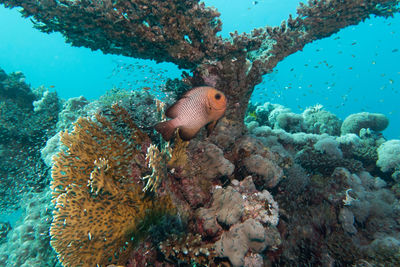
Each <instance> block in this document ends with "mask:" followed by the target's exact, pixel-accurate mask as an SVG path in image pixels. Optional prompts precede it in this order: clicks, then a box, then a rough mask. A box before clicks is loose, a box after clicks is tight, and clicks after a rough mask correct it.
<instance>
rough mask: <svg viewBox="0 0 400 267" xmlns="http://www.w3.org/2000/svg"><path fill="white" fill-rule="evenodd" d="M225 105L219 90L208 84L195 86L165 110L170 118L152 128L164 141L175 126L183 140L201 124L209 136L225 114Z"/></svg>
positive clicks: (168, 137) (200, 126)
mask: <svg viewBox="0 0 400 267" xmlns="http://www.w3.org/2000/svg"><path fill="white" fill-rule="evenodd" d="M226 105H227V100H226V97H225V95H224V93H222V92H221V91H219V90H217V89H215V88H213V87H209V86H200V87H195V88H192V89H191V90H189V91H187V92H186V93H185V94H184V95H183V96H182V98H181V99H179V100H178V101H177V102H176V103H175V104H173V105H172V106H171V107H169V108H168V109H167V110H166V112H165V115H166V116H167V117H168V118H171V120H169V121H164V122H159V123H157V124H156V125H155V126H154V128H155V130H156V131H157V132H159V133H160V134H161V135H162V137H163V138H164V140H166V141H168V140H170V139H171V138H172V137H173V135H174V133H175V129H177V128H179V136H180V138H182V140H184V141H189V140H190V139H193V138H194V137H195V136H196V135H197V133H198V132H199V131H200V129H201V128H202V127H203V126H206V127H207V136H209V135H210V134H211V132H212V131H213V129H214V127H215V125H216V124H217V122H218V120H219V119H220V118H221V117H222V116H223V115H224V114H225V111H226Z"/></svg>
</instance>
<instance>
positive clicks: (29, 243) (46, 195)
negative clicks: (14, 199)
mask: <svg viewBox="0 0 400 267" xmlns="http://www.w3.org/2000/svg"><path fill="white" fill-rule="evenodd" d="M21 206H22V207H23V211H22V215H21V218H20V219H19V220H18V221H17V222H16V224H15V226H14V227H13V228H12V229H11V230H10V231H9V232H8V235H7V238H6V240H3V241H4V242H5V243H2V244H0V265H1V266H24V267H29V266H54V267H61V266H62V265H61V263H60V262H59V261H58V259H57V255H56V254H55V252H54V250H53V249H52V248H51V246H50V236H49V227H50V223H51V220H52V209H53V205H52V204H51V190H49V188H47V189H46V190H44V191H43V192H40V193H28V194H27V195H26V196H25V197H24V198H23V199H22V200H21Z"/></svg>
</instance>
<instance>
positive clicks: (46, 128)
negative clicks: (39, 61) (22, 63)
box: [0, 69, 61, 211]
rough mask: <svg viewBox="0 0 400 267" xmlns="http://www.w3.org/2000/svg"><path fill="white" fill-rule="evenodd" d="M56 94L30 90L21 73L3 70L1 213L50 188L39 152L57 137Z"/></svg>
mask: <svg viewBox="0 0 400 267" xmlns="http://www.w3.org/2000/svg"><path fill="white" fill-rule="evenodd" d="M60 104H61V103H60V100H59V99H58V97H57V94H56V93H55V92H49V91H47V90H45V89H44V88H37V89H36V90H31V88H30V87H29V86H28V85H27V84H26V83H25V77H24V75H23V74H22V73H21V72H15V73H11V74H9V75H7V74H6V73H5V72H4V71H3V70H2V69H0V177H1V180H2V183H1V186H0V195H1V196H2V197H1V200H0V210H1V211H4V210H13V209H17V208H18V202H19V200H20V198H21V197H22V196H23V194H24V193H27V192H40V191H42V190H44V188H45V187H46V186H47V185H48V183H49V179H48V176H47V172H48V168H46V166H45V164H44V162H43V161H42V160H41V159H40V149H41V148H42V147H43V146H44V145H45V142H46V140H47V139H48V138H49V137H50V136H52V135H54V134H55V125H56V122H57V116H58V112H59V109H60Z"/></svg>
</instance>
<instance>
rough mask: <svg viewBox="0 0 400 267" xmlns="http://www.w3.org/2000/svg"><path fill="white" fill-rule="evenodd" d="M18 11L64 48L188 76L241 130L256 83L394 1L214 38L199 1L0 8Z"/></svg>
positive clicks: (217, 23) (336, 4) (341, 5)
mask: <svg viewBox="0 0 400 267" xmlns="http://www.w3.org/2000/svg"><path fill="white" fill-rule="evenodd" d="M0 3H3V4H4V5H5V6H6V7H21V8H22V9H21V13H22V15H23V16H24V17H32V21H33V23H34V25H35V27H36V28H38V29H40V30H41V31H43V32H47V33H50V32H61V33H62V34H63V35H64V36H65V38H66V40H67V42H69V43H71V44H72V45H74V46H84V47H88V48H91V49H92V50H101V51H103V52H104V53H112V54H118V55H125V56H129V57H135V58H143V59H153V60H156V61H157V62H162V61H166V62H173V63H175V64H176V65H177V66H179V67H180V68H186V69H190V70H191V71H192V72H193V76H192V77H190V76H189V75H186V78H184V80H185V81H186V82H188V83H189V84H190V85H191V86H197V85H201V84H203V85H204V84H207V85H210V86H214V87H216V88H218V89H219V90H221V91H223V92H224V93H225V95H227V97H228V99H229V100H230V101H229V102H228V108H227V112H226V114H227V116H228V117H229V118H230V119H232V120H235V121H236V122H240V121H242V120H243V118H244V114H245V111H246V107H247V104H248V101H249V99H250V96H251V93H252V91H253V90H254V87H255V85H257V84H259V83H260V82H261V81H262V75H264V74H266V73H268V72H271V71H272V69H273V68H274V67H275V66H276V65H277V64H278V63H279V62H280V61H281V60H283V59H284V58H286V57H287V56H289V55H291V54H293V53H295V52H297V51H300V50H302V49H303V48H304V46H305V45H306V44H308V43H311V42H313V41H315V40H318V39H322V38H325V37H328V36H330V35H332V34H334V33H336V32H338V31H339V30H340V29H342V28H345V27H347V26H349V25H356V24H358V23H359V22H361V21H364V20H365V19H367V18H369V17H370V16H371V15H376V16H381V17H385V18H387V17H390V16H393V14H394V13H395V12H398V10H399V8H398V1H396V0H354V1H341V0H330V1H327V0H321V1H309V2H308V3H307V4H304V3H300V5H299V7H298V9H297V16H296V17H294V16H292V15H289V16H288V19H287V20H286V21H283V22H282V23H281V25H280V26H275V27H271V26H266V27H264V28H260V29H254V30H253V31H252V32H251V33H242V34H239V33H237V32H234V33H231V36H230V38H226V39H224V38H221V37H220V36H218V32H219V31H221V28H222V22H221V20H220V19H219V15H220V14H219V13H218V11H217V10H215V9H214V8H210V7H206V6H205V5H204V3H200V2H199V1H198V0H191V1H182V0H168V1H150V0H131V1H111V0H106V1H88V0H76V1H67V0H61V1H53V0H49V1H36V0H0Z"/></svg>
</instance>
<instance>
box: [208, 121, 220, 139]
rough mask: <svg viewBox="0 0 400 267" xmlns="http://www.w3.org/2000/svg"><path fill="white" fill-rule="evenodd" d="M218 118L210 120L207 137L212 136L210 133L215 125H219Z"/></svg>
mask: <svg viewBox="0 0 400 267" xmlns="http://www.w3.org/2000/svg"><path fill="white" fill-rule="evenodd" d="M217 122H218V121H217V120H215V121H212V122H210V123H209V124H207V126H206V128H207V137H209V136H210V134H211V133H212V131H213V130H214V128H215V125H217Z"/></svg>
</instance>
